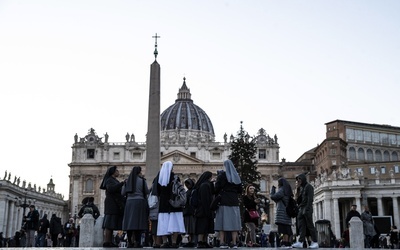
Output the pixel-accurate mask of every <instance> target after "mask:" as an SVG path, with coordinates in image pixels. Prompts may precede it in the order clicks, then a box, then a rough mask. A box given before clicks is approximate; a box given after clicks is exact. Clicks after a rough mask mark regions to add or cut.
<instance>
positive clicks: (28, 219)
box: [24, 205, 39, 247]
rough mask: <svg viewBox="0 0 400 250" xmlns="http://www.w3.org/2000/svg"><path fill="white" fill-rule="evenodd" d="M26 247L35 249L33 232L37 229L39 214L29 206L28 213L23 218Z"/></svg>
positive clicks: (33, 206)
mask: <svg viewBox="0 0 400 250" xmlns="http://www.w3.org/2000/svg"><path fill="white" fill-rule="evenodd" d="M24 221H25V223H26V247H35V232H36V231H37V230H38V229H39V212H38V211H37V210H36V209H35V205H30V206H29V213H28V214H27V215H26V216H25V218H24Z"/></svg>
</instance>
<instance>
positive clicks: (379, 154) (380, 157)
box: [375, 150, 382, 161]
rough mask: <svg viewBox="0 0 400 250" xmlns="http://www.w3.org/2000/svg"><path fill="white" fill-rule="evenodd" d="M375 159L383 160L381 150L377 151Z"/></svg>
mask: <svg viewBox="0 0 400 250" xmlns="http://www.w3.org/2000/svg"><path fill="white" fill-rule="evenodd" d="M375 161H382V153H381V151H380V150H376V151H375Z"/></svg>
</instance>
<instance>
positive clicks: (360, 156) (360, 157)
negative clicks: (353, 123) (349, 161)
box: [358, 148, 365, 161]
mask: <svg viewBox="0 0 400 250" xmlns="http://www.w3.org/2000/svg"><path fill="white" fill-rule="evenodd" d="M358 160H360V161H364V160H365V154H364V149H362V148H359V149H358Z"/></svg>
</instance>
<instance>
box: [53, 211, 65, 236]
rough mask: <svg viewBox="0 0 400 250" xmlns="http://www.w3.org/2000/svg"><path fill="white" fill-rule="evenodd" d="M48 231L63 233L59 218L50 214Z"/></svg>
mask: <svg viewBox="0 0 400 250" xmlns="http://www.w3.org/2000/svg"><path fill="white" fill-rule="evenodd" d="M50 233H51V234H57V235H58V234H60V233H63V225H62V223H61V218H60V217H57V216H52V217H51V219H50Z"/></svg>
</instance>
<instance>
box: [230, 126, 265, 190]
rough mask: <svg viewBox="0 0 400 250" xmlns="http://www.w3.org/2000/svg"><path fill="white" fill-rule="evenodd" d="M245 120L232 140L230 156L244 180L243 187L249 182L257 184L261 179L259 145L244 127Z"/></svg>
mask: <svg viewBox="0 0 400 250" xmlns="http://www.w3.org/2000/svg"><path fill="white" fill-rule="evenodd" d="M242 123H243V122H240V130H239V131H238V132H237V136H236V137H233V140H232V141H231V148H230V149H231V154H230V155H229V156H228V158H229V159H230V160H231V161H232V162H233V164H234V165H235V167H236V170H237V172H238V174H239V176H240V178H241V180H242V184H243V187H246V186H247V185H248V184H253V185H256V186H257V187H258V185H257V183H259V181H260V179H261V174H260V172H258V171H257V160H256V156H257V147H256V143H255V137H254V136H253V137H251V136H249V134H248V133H247V132H246V131H245V130H244V129H243V124H242Z"/></svg>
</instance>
